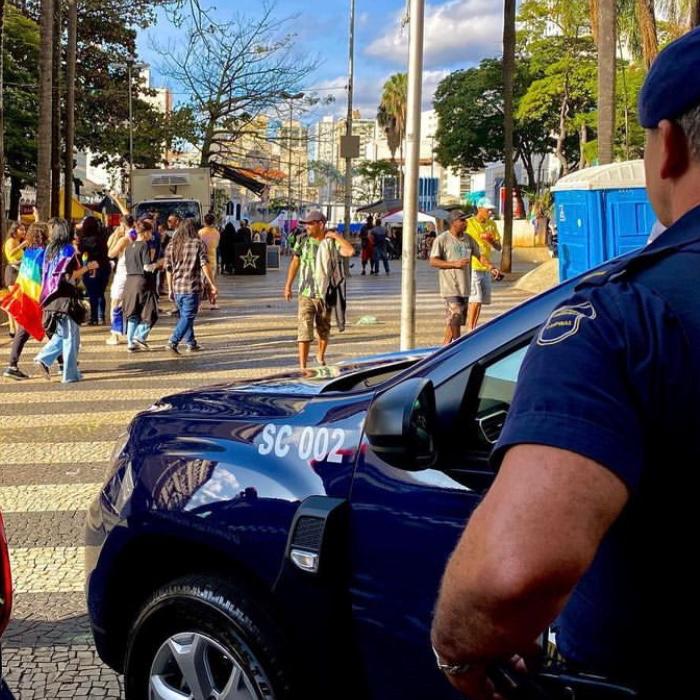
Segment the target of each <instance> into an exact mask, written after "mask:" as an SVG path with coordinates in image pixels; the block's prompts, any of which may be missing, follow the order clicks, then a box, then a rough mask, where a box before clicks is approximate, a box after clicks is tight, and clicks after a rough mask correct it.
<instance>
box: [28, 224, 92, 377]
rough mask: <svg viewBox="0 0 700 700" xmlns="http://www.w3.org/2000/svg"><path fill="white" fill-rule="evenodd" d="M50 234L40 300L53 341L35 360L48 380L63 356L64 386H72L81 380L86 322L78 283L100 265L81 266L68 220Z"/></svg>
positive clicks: (55, 226)
mask: <svg viewBox="0 0 700 700" xmlns="http://www.w3.org/2000/svg"><path fill="white" fill-rule="evenodd" d="M50 235H51V237H50V239H49V244H48V245H47V246H46V252H45V254H44V264H43V268H42V283H41V295H40V298H39V301H40V303H41V308H42V310H43V324H44V330H45V331H46V334H47V335H48V336H50V340H49V342H48V343H47V344H46V345H44V347H43V348H42V350H41V352H40V353H39V354H38V355H37V356H36V357H35V358H34V363H35V364H36V365H37V367H39V369H41V371H42V372H43V373H44V376H45V377H46V379H51V365H52V364H53V363H54V362H55V361H56V360H57V359H58V357H59V356H60V355H62V356H63V383H64V384H70V383H72V382H79V381H80V380H81V379H82V376H81V374H80V370H78V350H79V349H80V323H82V322H83V321H84V320H85V309H84V308H83V306H82V305H81V303H80V300H79V298H78V290H77V288H76V283H77V282H78V281H79V280H80V279H81V278H82V277H83V276H84V275H86V274H87V273H88V272H90V271H91V270H96V269H97V268H98V267H99V264H98V263H97V262H96V261H94V260H93V261H92V262H89V263H88V264H87V265H81V264H80V259H79V258H78V254H77V253H76V250H75V248H74V247H73V245H72V244H71V235H70V232H69V230H68V225H67V224H66V222H65V221H63V220H61V219H57V220H54V222H53V225H52V228H51V234H50Z"/></svg>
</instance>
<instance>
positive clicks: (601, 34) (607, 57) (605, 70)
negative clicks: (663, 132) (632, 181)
mask: <svg viewBox="0 0 700 700" xmlns="http://www.w3.org/2000/svg"><path fill="white" fill-rule="evenodd" d="M616 47H617V8H616V2H615V0H599V2H598V162H599V163H600V164H601V165H605V164H606V163H612V161H613V158H614V145H615V78H616V73H617V71H616V53H617V52H616Z"/></svg>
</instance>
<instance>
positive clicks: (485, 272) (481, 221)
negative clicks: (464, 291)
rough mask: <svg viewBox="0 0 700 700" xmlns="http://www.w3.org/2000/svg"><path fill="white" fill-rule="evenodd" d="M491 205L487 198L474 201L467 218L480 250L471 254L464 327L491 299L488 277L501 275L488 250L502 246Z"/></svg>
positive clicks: (471, 323)
mask: <svg viewBox="0 0 700 700" xmlns="http://www.w3.org/2000/svg"><path fill="white" fill-rule="evenodd" d="M494 210H495V207H494V205H493V204H492V203H491V201H490V200H488V199H485V198H484V199H481V200H480V201H479V203H478V204H477V211H476V215H475V216H472V217H471V219H469V220H468V221H467V233H468V234H469V235H470V236H471V237H472V238H473V239H474V240H475V241H476V242H477V243H478V245H479V254H477V255H474V257H473V258H472V280H471V291H470V294H469V309H468V312H467V330H468V331H470V332H471V331H473V330H474V329H475V328H476V324H477V323H478V322H479V315H480V314H481V307H482V306H483V305H484V304H486V305H488V304H490V303H491V280H492V279H493V278H498V279H502V275H501V273H500V270H499V269H498V268H497V267H496V266H494V265H493V264H492V263H491V251H492V250H497V251H500V250H501V238H500V236H499V235H498V229H497V228H496V223H495V222H494V220H493V218H492V215H493V212H494Z"/></svg>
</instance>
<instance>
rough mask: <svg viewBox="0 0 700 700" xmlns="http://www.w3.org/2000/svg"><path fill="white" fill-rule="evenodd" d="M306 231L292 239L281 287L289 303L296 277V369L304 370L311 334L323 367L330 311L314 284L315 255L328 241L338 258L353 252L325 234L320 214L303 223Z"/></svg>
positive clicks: (330, 233)
mask: <svg viewBox="0 0 700 700" xmlns="http://www.w3.org/2000/svg"><path fill="white" fill-rule="evenodd" d="M300 223H302V224H305V225H306V231H305V233H303V234H302V235H299V236H297V237H296V239H295V242H294V246H293V247H292V254H293V256H294V257H293V258H292V261H291V263H290V265H289V272H288V273H287V282H286V284H285V286H284V298H285V299H286V300H287V301H291V300H292V296H293V295H292V284H293V283H294V279H295V278H296V276H297V274H298V275H299V291H298V294H299V332H298V338H297V342H298V343H299V367H300V368H301V369H302V370H305V369H306V367H307V364H308V360H309V350H310V348H311V343H312V341H313V339H314V330H315V332H316V336H317V337H318V352H317V353H316V360H317V362H318V363H319V365H321V366H323V365H325V364H326V350H327V348H328V341H329V339H330V331H331V309H330V308H329V307H328V305H327V304H326V300H325V293H326V290H325V289H321V288H320V286H321V285H320V284H319V283H318V274H317V273H318V252H319V249H320V247H321V243H323V241H324V240H326V239H329V240H331V241H333V242H334V245H335V247H336V248H337V251H338V253H340V255H341V256H342V257H345V258H350V257H352V256H353V255H354V253H355V250H354V248H353V246H352V244H351V243H349V242H348V241H346V240H345V239H344V238H343V237H342V236H341V235H340V234H339V233H336V232H335V231H326V217H325V216H324V215H323V213H322V212H320V211H312V212H311V213H310V214H309V215H308V216H307V217H306V219H305V220H304V221H302V222H300Z"/></svg>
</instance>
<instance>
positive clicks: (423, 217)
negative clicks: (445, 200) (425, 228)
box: [382, 209, 437, 224]
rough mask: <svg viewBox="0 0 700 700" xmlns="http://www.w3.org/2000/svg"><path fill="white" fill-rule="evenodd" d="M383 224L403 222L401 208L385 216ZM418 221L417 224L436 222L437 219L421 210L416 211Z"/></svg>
mask: <svg viewBox="0 0 700 700" xmlns="http://www.w3.org/2000/svg"><path fill="white" fill-rule="evenodd" d="M382 223H383V224H402V223H403V209H402V210H401V211H397V212H396V213H394V214H391V215H390V216H385V217H384V218H383V219H382ZM418 223H419V224H437V221H436V220H435V217H434V216H428V214H424V213H423V212H422V211H419V212H418Z"/></svg>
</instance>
